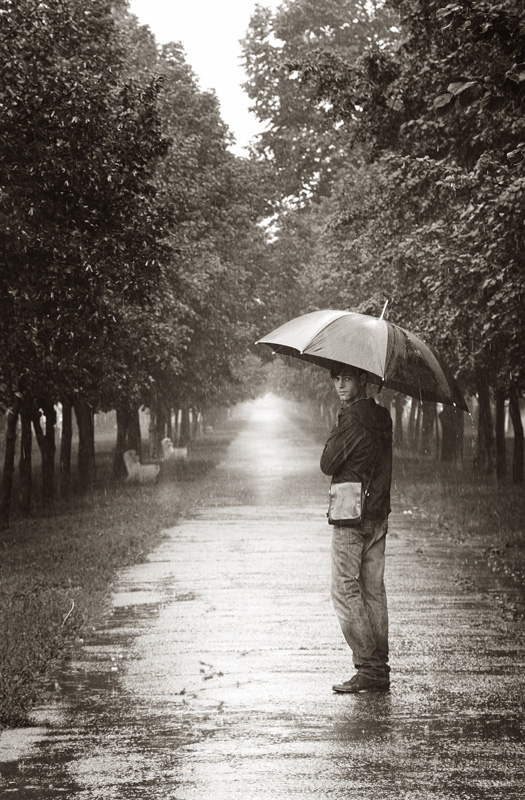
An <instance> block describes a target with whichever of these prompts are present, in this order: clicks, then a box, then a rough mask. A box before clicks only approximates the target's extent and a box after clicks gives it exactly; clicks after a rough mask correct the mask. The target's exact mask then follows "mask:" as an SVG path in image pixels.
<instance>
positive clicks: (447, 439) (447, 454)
mask: <svg viewBox="0 0 525 800" xmlns="http://www.w3.org/2000/svg"><path fill="white" fill-rule="evenodd" d="M462 414H463V412H462V411H458V409H457V408H453V407H452V406H449V405H444V406H443V411H442V412H441V413H440V415H439V420H440V422H441V461H448V462H450V461H453V462H456V461H460V460H461V457H462V455H463V416H462Z"/></svg>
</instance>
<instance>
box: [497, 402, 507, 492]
mask: <svg viewBox="0 0 525 800" xmlns="http://www.w3.org/2000/svg"><path fill="white" fill-rule="evenodd" d="M496 477H497V479H498V480H499V481H501V480H504V478H506V477H507V448H506V446H505V392H504V391H502V390H501V389H498V390H497V392H496Z"/></svg>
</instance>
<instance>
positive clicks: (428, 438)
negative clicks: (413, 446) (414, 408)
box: [421, 402, 436, 455]
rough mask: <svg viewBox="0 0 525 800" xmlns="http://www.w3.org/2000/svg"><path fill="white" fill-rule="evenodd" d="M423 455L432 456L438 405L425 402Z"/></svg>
mask: <svg viewBox="0 0 525 800" xmlns="http://www.w3.org/2000/svg"><path fill="white" fill-rule="evenodd" d="M421 410H422V423H421V453H423V454H424V455H430V450H431V447H432V432H433V430H434V426H435V424H436V404H435V403H429V402H425V403H422V404H421Z"/></svg>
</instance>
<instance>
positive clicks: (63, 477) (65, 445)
mask: <svg viewBox="0 0 525 800" xmlns="http://www.w3.org/2000/svg"><path fill="white" fill-rule="evenodd" d="M72 440H73V405H72V403H71V400H70V399H69V397H64V398H62V435H61V437H60V495H61V496H62V497H64V498H66V497H69V492H70V490H71V442H72Z"/></svg>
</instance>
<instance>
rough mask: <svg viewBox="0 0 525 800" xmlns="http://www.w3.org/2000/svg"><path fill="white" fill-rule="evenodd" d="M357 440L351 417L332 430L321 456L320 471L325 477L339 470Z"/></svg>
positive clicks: (355, 427) (355, 426)
mask: <svg viewBox="0 0 525 800" xmlns="http://www.w3.org/2000/svg"><path fill="white" fill-rule="evenodd" d="M357 439H358V437H357V425H356V422H355V420H353V419H352V418H351V417H350V418H348V417H347V418H346V419H343V420H341V421H340V422H339V424H338V425H336V427H335V428H333V429H332V431H331V433H330V436H329V437H328V439H327V442H326V444H325V446H324V450H323V453H322V455H321V470H322V472H324V474H325V475H333V474H334V472H336V471H337V470H338V469H339V467H340V466H341V464H343V463H344V462H345V461H346V459H347V458H348V457H349V456H350V455H351V454H352V451H353V450H354V448H355V446H356V443H357Z"/></svg>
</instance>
